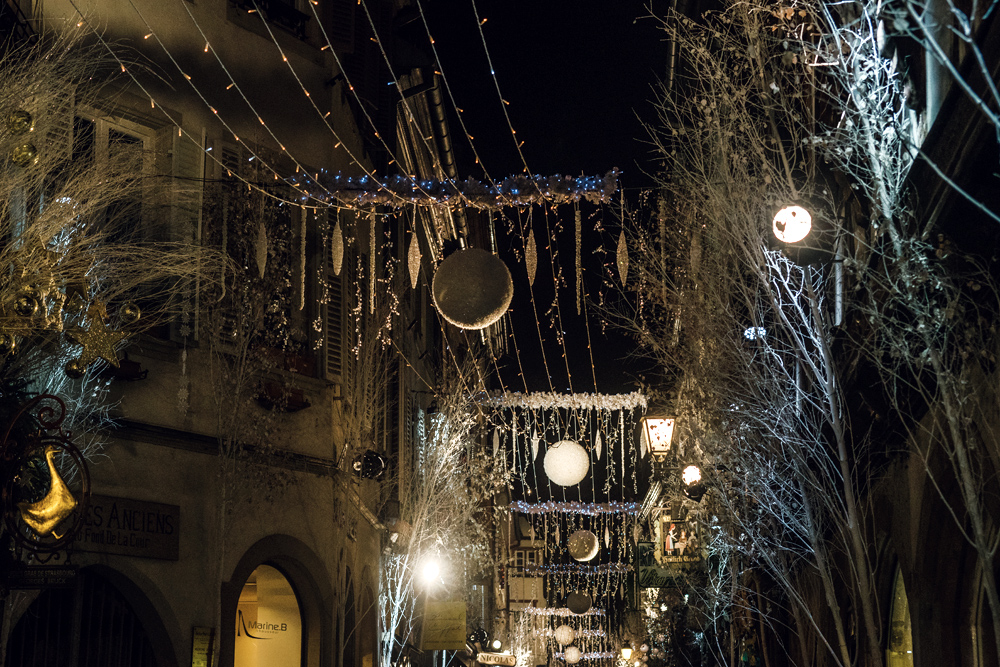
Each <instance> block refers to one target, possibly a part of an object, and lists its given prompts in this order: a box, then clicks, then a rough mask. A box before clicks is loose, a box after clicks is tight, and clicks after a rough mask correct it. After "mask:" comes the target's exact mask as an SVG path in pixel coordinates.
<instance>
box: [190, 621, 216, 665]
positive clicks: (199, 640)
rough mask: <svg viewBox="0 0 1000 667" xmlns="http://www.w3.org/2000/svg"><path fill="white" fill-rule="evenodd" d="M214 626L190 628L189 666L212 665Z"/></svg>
mask: <svg viewBox="0 0 1000 667" xmlns="http://www.w3.org/2000/svg"><path fill="white" fill-rule="evenodd" d="M214 643H215V628H204V627H200V626H195V627H193V628H191V667H212V662H213V661H212V645H213V644H214Z"/></svg>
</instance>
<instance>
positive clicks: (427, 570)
mask: <svg viewBox="0 0 1000 667" xmlns="http://www.w3.org/2000/svg"><path fill="white" fill-rule="evenodd" d="M423 574H424V581H425V582H427V583H428V584H432V583H434V582H435V581H437V580H438V577H440V576H441V566H440V565H438V562H437V561H436V560H429V561H427V562H426V563H424V572H423Z"/></svg>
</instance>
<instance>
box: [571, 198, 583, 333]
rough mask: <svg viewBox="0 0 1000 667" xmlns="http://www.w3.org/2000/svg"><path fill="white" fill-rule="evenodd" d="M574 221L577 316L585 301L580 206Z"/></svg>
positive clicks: (575, 212) (577, 207) (575, 213)
mask: <svg viewBox="0 0 1000 667" xmlns="http://www.w3.org/2000/svg"><path fill="white" fill-rule="evenodd" d="M573 221H574V223H575V224H576V230H575V232H576V239H575V241H576V314H577V315H579V314H580V304H581V302H582V301H583V261H582V259H581V258H580V253H581V252H582V245H583V222H582V221H581V216H580V205H579V204H577V205H576V210H575V211H574V215H573Z"/></svg>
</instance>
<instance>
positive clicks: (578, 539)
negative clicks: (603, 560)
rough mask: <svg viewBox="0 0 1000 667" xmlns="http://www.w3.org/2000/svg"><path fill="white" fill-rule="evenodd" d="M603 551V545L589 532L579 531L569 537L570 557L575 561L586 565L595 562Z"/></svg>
mask: <svg viewBox="0 0 1000 667" xmlns="http://www.w3.org/2000/svg"><path fill="white" fill-rule="evenodd" d="M600 550H601V544H600V542H598V540H597V535H594V534H593V533H592V532H590V531H589V530H578V531H576V532H575V533H573V534H572V535H570V536H569V555H570V556H572V557H573V559H574V560H577V561H580V562H581V563H586V562H587V561H590V560H593V559H594V557H595V556H597V554H598V552H599V551H600Z"/></svg>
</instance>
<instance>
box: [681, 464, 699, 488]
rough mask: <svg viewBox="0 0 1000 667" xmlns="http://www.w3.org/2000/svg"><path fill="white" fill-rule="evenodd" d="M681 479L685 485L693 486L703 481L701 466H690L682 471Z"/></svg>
mask: <svg viewBox="0 0 1000 667" xmlns="http://www.w3.org/2000/svg"><path fill="white" fill-rule="evenodd" d="M681 481H682V482H684V485H685V486H691V485H692V484H697V483H698V482H700V481H701V468H699V467H698V466H688V467H687V468H684V471H683V472H682V473H681Z"/></svg>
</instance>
